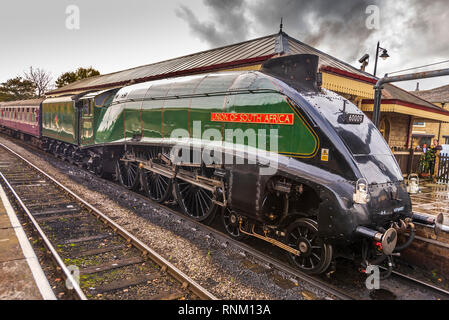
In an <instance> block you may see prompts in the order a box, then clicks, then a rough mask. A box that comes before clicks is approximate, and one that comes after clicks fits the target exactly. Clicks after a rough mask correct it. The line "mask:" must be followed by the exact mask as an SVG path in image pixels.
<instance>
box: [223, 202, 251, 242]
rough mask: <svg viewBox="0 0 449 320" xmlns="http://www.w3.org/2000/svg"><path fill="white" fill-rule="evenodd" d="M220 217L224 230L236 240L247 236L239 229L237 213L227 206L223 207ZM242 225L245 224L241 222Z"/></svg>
mask: <svg viewBox="0 0 449 320" xmlns="http://www.w3.org/2000/svg"><path fill="white" fill-rule="evenodd" d="M221 219H222V221H223V226H224V227H225V229H226V232H227V233H228V234H229V235H230V236H231V237H233V238H234V239H236V240H243V239H246V238H247V235H246V234H244V233H242V232H241V231H240V219H239V216H238V215H237V213H235V212H234V211H232V210H231V209H229V208H227V207H226V208H223V212H222V215H221ZM243 223H244V222H243ZM242 227H243V228H244V227H245V224H243V225H242Z"/></svg>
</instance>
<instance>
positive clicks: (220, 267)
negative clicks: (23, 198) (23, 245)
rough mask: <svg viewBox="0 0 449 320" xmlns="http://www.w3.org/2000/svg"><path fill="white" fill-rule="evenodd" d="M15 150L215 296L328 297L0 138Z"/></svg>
mask: <svg viewBox="0 0 449 320" xmlns="http://www.w3.org/2000/svg"><path fill="white" fill-rule="evenodd" d="M0 142H1V143H3V144H5V145H6V146H8V147H10V148H11V149H13V150H14V151H16V152H18V153H19V154H21V155H22V156H24V157H25V158H27V159H28V160H30V161H31V162H33V163H34V164H35V165H37V166H39V167H40V168H41V169H43V170H44V171H45V172H47V173H48V174H50V175H52V176H53V177H54V178H56V179H57V180H59V181H60V182H61V183H63V184H64V185H65V186H67V187H68V188H69V189H71V190H72V191H74V192H76V193H77V194H78V195H79V196H81V197H83V198H84V199H85V200H86V201H88V202H89V203H91V204H92V205H94V206H96V207H97V208H99V209H100V210H101V211H102V212H103V213H104V214H106V215H108V216H109V217H110V218H111V219H113V220H115V222H117V223H118V224H120V225H121V226H123V227H124V228H125V229H127V230H128V231H129V232H130V233H132V234H133V235H135V236H136V237H138V238H139V239H140V240H141V241H143V242H145V243H146V244H147V245H149V246H150V247H151V248H153V249H154V250H155V251H157V252H158V253H159V254H161V255H162V256H163V257H164V258H166V259H167V260H169V261H170V262H171V263H173V264H174V265H175V266H176V267H177V268H179V269H180V270H182V271H183V272H185V273H186V274H187V275H189V276H190V277H191V278H193V279H194V280H196V281H197V282H198V283H199V284H201V285H202V286H204V287H205V288H206V289H207V290H209V291H210V292H211V293H213V294H214V295H215V296H216V297H218V298H219V299H237V300H241V299H245V300H259V299H269V300H271V299H273V300H280V299H289V300H303V299H307V300H314V299H329V297H328V295H327V294H326V293H324V292H322V291H320V290H318V289H316V288H314V287H312V286H311V285H309V284H307V283H302V282H299V283H293V282H291V281H289V280H286V279H284V278H283V277H282V276H281V275H279V274H277V273H276V272H274V271H273V270H271V269H269V268H267V267H264V266H260V265H258V264H256V263H254V262H253V261H251V260H250V259H249V258H247V257H245V256H244V254H242V253H241V252H239V251H236V250H235V249H234V248H232V247H231V246H228V245H227V244H225V243H222V242H220V241H217V240H216V239H214V238H212V237H210V236H209V235H208V234H205V233H204V232H202V231H200V230H196V229H195V228H191V227H188V226H187V225H186V224H184V223H183V221H182V219H181V218H180V217H179V216H177V215H175V214H173V213H172V212H170V211H169V210H165V209H163V208H159V207H155V206H154V205H152V203H151V202H150V201H145V200H143V199H141V198H140V197H136V196H135V195H134V194H132V193H129V192H126V191H124V190H123V188H121V187H119V186H117V185H115V184H113V183H111V182H109V181H105V180H101V179H98V178H96V177H95V176H93V175H91V174H90V173H87V172H85V171H83V170H81V169H79V168H78V167H75V166H72V165H70V164H68V163H65V162H62V161H60V160H57V159H54V158H52V157H50V156H42V155H40V154H38V153H36V152H35V151H28V150H25V149H24V148H22V147H20V146H18V145H16V144H14V143H12V142H10V141H8V140H6V139H5V138H3V137H0Z"/></svg>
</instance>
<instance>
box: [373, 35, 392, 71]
mask: <svg viewBox="0 0 449 320" xmlns="http://www.w3.org/2000/svg"><path fill="white" fill-rule="evenodd" d="M380 50H382V54H381V55H380V57H381V58H382V59H384V60H386V59H387V58H389V57H390V56H389V55H388V52H387V49H384V48H382V47H381V46H380V42H378V43H377V49H376V62H375V64H374V76H376V74H377V60H379V51H380Z"/></svg>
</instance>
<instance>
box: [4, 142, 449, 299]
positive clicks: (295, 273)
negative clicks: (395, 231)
mask: <svg viewBox="0 0 449 320" xmlns="http://www.w3.org/2000/svg"><path fill="white" fill-rule="evenodd" d="M0 145H2V146H3V144H1V143H0ZM37 150H38V151H39V152H41V150H39V149H37ZM25 161H27V160H26V159H25ZM27 162H28V161H27ZM88 173H90V172H88ZM90 174H91V173H90ZM102 181H104V182H106V183H111V184H113V185H114V186H118V187H120V188H123V190H124V191H127V192H132V193H133V195H135V196H136V197H139V198H141V199H142V200H144V201H148V202H151V203H152V205H154V206H155V207H158V208H159V209H164V210H167V211H169V212H170V213H172V214H174V215H176V216H178V217H179V218H180V219H181V221H182V220H185V221H187V222H189V223H190V225H191V226H192V227H193V226H194V227H196V228H199V229H202V230H203V231H205V232H207V233H209V235H211V236H213V237H215V239H217V240H219V241H223V242H227V243H228V244H230V245H231V246H233V247H234V248H236V249H238V250H241V251H243V252H244V253H245V254H248V255H250V256H252V257H254V258H256V260H259V261H260V262H262V263H265V264H267V265H270V266H273V267H274V268H276V269H277V270H279V271H281V272H283V273H286V274H289V275H290V276H292V277H293V278H297V279H300V280H302V281H305V282H307V283H309V284H311V285H313V286H315V287H317V288H319V289H320V290H323V291H325V292H327V293H329V294H331V295H333V296H335V297H337V298H339V299H341V300H355V299H357V298H355V297H353V296H351V295H350V294H348V293H346V292H343V291H342V290H340V289H338V288H336V287H334V286H332V285H329V284H328V283H326V282H325V281H321V280H319V279H317V278H316V277H313V276H310V275H307V274H305V273H303V272H301V271H299V270H297V269H295V268H293V267H291V266H290V265H288V264H286V263H283V262H281V261H279V260H276V259H274V258H272V257H270V256H269V255H267V254H265V253H262V252H260V251H258V250H256V249H254V248H252V247H250V246H249V245H247V244H244V243H242V242H240V241H237V240H235V239H233V238H231V237H230V236H228V235H227V234H224V233H223V232H220V231H218V230H216V229H214V228H212V227H210V226H207V225H204V224H202V223H199V222H198V221H196V220H194V219H192V218H190V217H188V216H185V215H183V214H181V213H179V212H178V211H176V210H173V209H172V208H170V207H168V206H166V205H163V204H160V203H157V202H154V201H152V200H151V199H149V198H148V197H145V196H144V195H141V194H139V193H136V192H133V191H130V190H128V189H126V188H124V187H122V186H120V185H117V184H115V183H113V182H111V181H109V180H104V179H102ZM417 239H418V240H421V241H425V242H429V243H432V244H434V245H441V244H439V243H436V242H437V241H436V240H433V241H432V240H431V239H425V238H421V237H418V236H417ZM445 247H446V246H445ZM381 268H383V267H381ZM385 270H386V269H385ZM392 273H393V274H395V275H396V276H398V277H403V278H405V279H407V280H409V281H414V282H418V283H420V284H421V285H423V286H426V287H429V288H431V289H433V290H436V291H438V292H439V293H442V294H445V295H446V294H447V295H449V291H446V290H444V289H442V288H438V287H436V286H433V285H430V284H427V283H425V282H422V281H420V280H418V279H414V278H412V277H410V276H407V275H405V274H402V273H399V272H397V271H393V272H392Z"/></svg>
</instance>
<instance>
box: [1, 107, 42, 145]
mask: <svg viewBox="0 0 449 320" xmlns="http://www.w3.org/2000/svg"><path fill="white" fill-rule="evenodd" d="M42 101H43V99H32V100H21V101H13V102H0V128H1V130H2V131H4V132H6V133H9V134H13V135H15V136H17V138H21V139H23V140H28V141H32V142H36V143H38V141H39V138H40V137H41V124H40V121H39V120H40V115H41V104H42Z"/></svg>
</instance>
